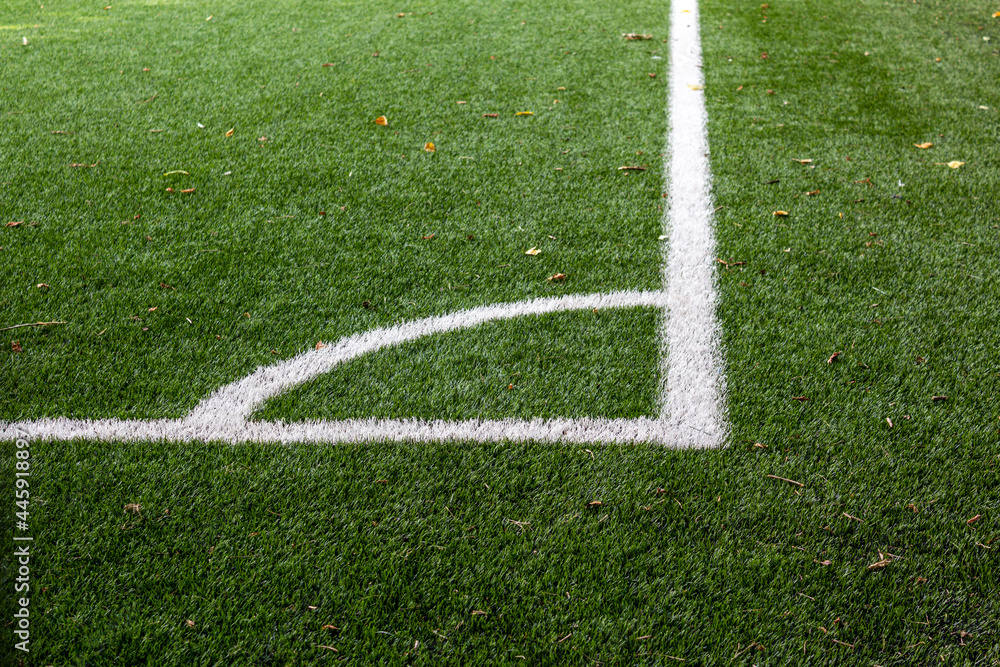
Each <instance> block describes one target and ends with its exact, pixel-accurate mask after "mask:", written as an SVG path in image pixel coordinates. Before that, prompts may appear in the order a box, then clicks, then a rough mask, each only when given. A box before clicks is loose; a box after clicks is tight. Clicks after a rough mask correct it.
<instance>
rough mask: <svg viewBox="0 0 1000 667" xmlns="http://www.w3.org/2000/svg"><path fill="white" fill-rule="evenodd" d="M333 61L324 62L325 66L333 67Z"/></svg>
mask: <svg viewBox="0 0 1000 667" xmlns="http://www.w3.org/2000/svg"><path fill="white" fill-rule="evenodd" d="M333 66H334V65H333V63H323V67H333Z"/></svg>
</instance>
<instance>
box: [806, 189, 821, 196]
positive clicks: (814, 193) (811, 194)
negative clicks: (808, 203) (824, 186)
mask: <svg viewBox="0 0 1000 667" xmlns="http://www.w3.org/2000/svg"><path fill="white" fill-rule="evenodd" d="M818 194H819V190H812V191H811V192H807V193H806V197H812V196H813V195H818Z"/></svg>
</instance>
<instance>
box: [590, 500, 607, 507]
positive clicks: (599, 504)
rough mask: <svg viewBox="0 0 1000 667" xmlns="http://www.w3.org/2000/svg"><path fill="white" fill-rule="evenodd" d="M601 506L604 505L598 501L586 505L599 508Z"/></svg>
mask: <svg viewBox="0 0 1000 667" xmlns="http://www.w3.org/2000/svg"><path fill="white" fill-rule="evenodd" d="M603 504H604V503H602V502H601V501H600V500H594V501H592V502H589V503H587V507H600V506H601V505H603Z"/></svg>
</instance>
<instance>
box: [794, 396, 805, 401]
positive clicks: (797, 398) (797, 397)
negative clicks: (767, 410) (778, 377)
mask: <svg viewBox="0 0 1000 667" xmlns="http://www.w3.org/2000/svg"><path fill="white" fill-rule="evenodd" d="M792 400H793V401H808V400H809V397H808V396H792Z"/></svg>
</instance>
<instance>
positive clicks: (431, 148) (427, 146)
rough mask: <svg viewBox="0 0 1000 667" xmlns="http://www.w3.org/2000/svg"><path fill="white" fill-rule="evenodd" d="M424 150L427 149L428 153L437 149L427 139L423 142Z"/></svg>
mask: <svg viewBox="0 0 1000 667" xmlns="http://www.w3.org/2000/svg"><path fill="white" fill-rule="evenodd" d="M424 150H425V151H427V152H428V153H433V152H434V151H436V150H437V148H435V147H434V144H433V143H432V142H430V141H428V142H427V143H426V144H424Z"/></svg>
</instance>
